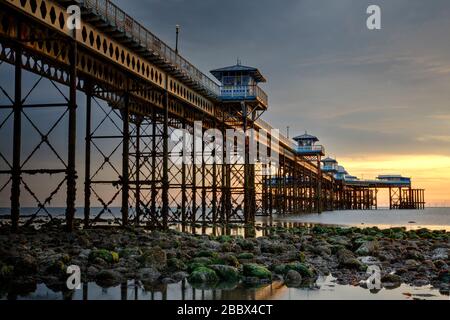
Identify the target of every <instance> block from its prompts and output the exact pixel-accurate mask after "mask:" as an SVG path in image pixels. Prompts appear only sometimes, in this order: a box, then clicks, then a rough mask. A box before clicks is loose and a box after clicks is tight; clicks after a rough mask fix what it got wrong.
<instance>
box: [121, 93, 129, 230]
mask: <svg viewBox="0 0 450 320" xmlns="http://www.w3.org/2000/svg"><path fill="white" fill-rule="evenodd" d="M122 136H123V141H122V209H121V212H122V226H126V225H128V197H129V191H130V176H129V153H130V123H129V95H128V92H127V93H125V96H124V106H123V109H122Z"/></svg>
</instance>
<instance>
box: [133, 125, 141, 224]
mask: <svg viewBox="0 0 450 320" xmlns="http://www.w3.org/2000/svg"><path fill="white" fill-rule="evenodd" d="M134 197H135V201H136V217H135V221H134V223H135V225H136V227H138V226H139V218H140V214H141V118H138V119H136V184H135V195H134Z"/></svg>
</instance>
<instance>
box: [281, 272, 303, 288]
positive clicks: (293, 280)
mask: <svg viewBox="0 0 450 320" xmlns="http://www.w3.org/2000/svg"><path fill="white" fill-rule="evenodd" d="M285 283H286V285H287V286H288V287H299V286H300V285H301V283H302V276H301V274H300V273H298V272H297V271H295V270H289V271H288V272H287V273H286V276H285Z"/></svg>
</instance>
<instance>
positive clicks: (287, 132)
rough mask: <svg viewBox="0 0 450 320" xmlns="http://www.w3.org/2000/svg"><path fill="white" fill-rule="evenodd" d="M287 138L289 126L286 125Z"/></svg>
mask: <svg viewBox="0 0 450 320" xmlns="http://www.w3.org/2000/svg"><path fill="white" fill-rule="evenodd" d="M286 134H287V138H288V139H289V126H287V127H286Z"/></svg>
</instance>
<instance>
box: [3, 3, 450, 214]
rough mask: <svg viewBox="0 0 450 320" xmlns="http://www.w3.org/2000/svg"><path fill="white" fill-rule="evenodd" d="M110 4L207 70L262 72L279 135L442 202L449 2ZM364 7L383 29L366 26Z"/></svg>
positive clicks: (449, 136) (445, 193) (446, 193)
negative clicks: (313, 143) (313, 142)
mask: <svg viewBox="0 0 450 320" xmlns="http://www.w3.org/2000/svg"><path fill="white" fill-rule="evenodd" d="M115 3H116V4H117V5H119V6H120V7H121V8H122V9H124V10H125V11H126V12H127V13H129V14H130V15H131V16H133V17H134V18H135V19H136V20H138V21H140V22H141V23H143V24H144V25H145V26H146V27H148V28H149V29H150V30H151V31H152V32H154V33H155V34H156V35H157V36H159V37H160V38H161V39H162V40H163V41H165V42H166V43H168V44H169V45H172V46H174V42H175V25H176V24H179V25H180V26H181V33H180V43H179V49H180V53H181V54H182V55H183V56H184V57H185V58H187V59H188V60H189V61H190V62H192V63H193V64H194V65H196V66H197V67H198V68H199V69H200V70H202V71H204V72H205V73H206V72H208V71H209V70H212V69H215V68H219V67H224V66H228V65H232V64H235V63H236V60H237V59H238V58H239V60H241V62H242V64H244V65H249V66H254V67H257V68H259V69H260V71H261V72H262V73H263V75H264V76H265V77H266V78H267V80H268V81H267V83H265V84H262V87H263V89H264V90H265V91H266V92H267V93H268V95H269V103H270V105H269V109H268V111H267V112H266V114H264V116H263V118H264V119H265V120H267V121H268V122H269V123H271V124H272V125H273V127H275V128H279V129H280V130H281V132H286V127H287V126H289V127H290V135H291V137H292V136H293V135H296V134H301V133H303V132H304V131H305V130H307V131H308V133H311V134H314V135H317V136H318V137H319V139H320V143H321V144H323V145H324V146H325V148H326V151H327V153H328V155H331V156H332V157H335V158H337V160H338V161H339V162H340V164H342V165H344V166H345V167H346V169H347V170H348V171H349V172H350V173H351V174H353V175H357V176H359V177H364V178H372V177H374V176H376V175H378V174H383V173H399V174H403V175H405V176H411V177H412V179H413V183H414V185H416V186H418V187H421V188H422V187H423V188H425V189H426V201H427V202H428V204H429V205H438V206H439V205H450V106H449V101H450V90H449V89H450V41H448V30H450V3H449V2H448V0H433V1H423V0H395V1H392V0H386V1H384V0H370V1H366V0H297V1H294V0H283V1H275V0H247V1H243V0H227V1H223V0H189V1H187V0H184V1H182V0H140V1H137V0H134V1H130V0H116V1H115ZM372 4H376V5H379V6H380V8H381V26H382V29H381V30H368V29H367V27H366V19H367V17H368V15H367V14H366V9H367V7H368V6H369V5H372ZM8 77H9V76H8V75H7V73H5V72H2V73H0V83H1V82H2V81H3V82H5V81H6V82H7V81H8ZM81 113H82V111H81ZM79 130H81V131H83V130H84V129H83V127H82V126H81V125H80V126H79ZM81 141H82V140H81ZM79 144H80V143H79Z"/></svg>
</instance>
